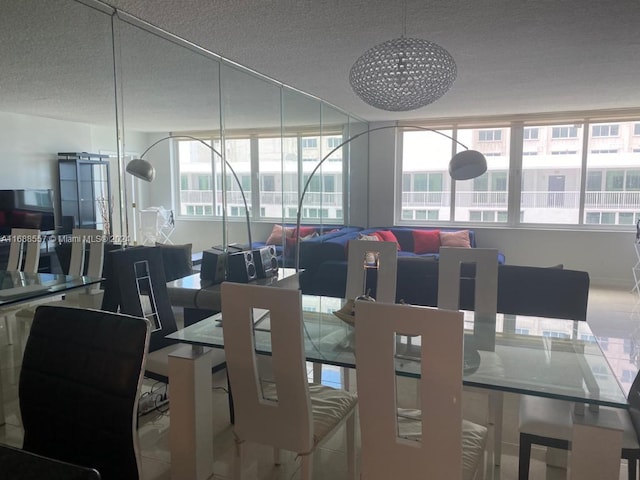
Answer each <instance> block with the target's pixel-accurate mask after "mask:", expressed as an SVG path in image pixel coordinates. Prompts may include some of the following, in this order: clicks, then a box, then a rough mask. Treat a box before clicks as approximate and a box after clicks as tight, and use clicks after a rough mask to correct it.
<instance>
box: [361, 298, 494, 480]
mask: <svg viewBox="0 0 640 480" xmlns="http://www.w3.org/2000/svg"><path fill="white" fill-rule="evenodd" d="M355 329H356V341H355V354H356V359H357V360H356V375H357V381H358V392H359V393H358V404H359V407H358V409H359V416H360V417H359V419H360V432H361V450H362V452H361V462H362V467H361V479H362V480H388V479H390V478H401V479H403V480H418V479H420V480H422V479H425V478H433V479H464V480H471V479H479V478H483V476H484V470H485V469H484V458H485V446H486V441H487V428H486V427H484V426H482V425H477V424H475V423H472V422H469V421H467V420H463V419H462V369H463V346H462V345H463V335H464V329H463V314H462V313H461V312H457V311H446V310H440V309H435V308H429V307H419V306H410V305H399V304H395V305H393V304H385V303H380V302H363V301H358V302H356V321H355ZM400 333H401V334H402V335H405V334H410V335H412V336H414V345H412V348H419V351H420V353H419V356H418V357H417V360H419V361H420V381H419V382H420V390H421V396H420V398H421V403H420V409H419V410H415V409H411V410H407V409H400V408H398V398H397V391H396V380H397V379H396V368H395V367H396V363H395V361H394V359H395V358H394V357H395V354H396V349H397V335H399V334H400ZM418 338H419V341H418Z"/></svg>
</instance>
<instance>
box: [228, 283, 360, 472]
mask: <svg viewBox="0 0 640 480" xmlns="http://www.w3.org/2000/svg"><path fill="white" fill-rule="evenodd" d="M254 309H261V312H262V314H264V310H268V311H269V314H270V321H269V325H270V341H271V351H272V368H273V372H274V380H273V383H271V382H269V383H267V382H264V381H263V380H262V379H261V378H260V375H259V369H258V366H257V363H258V360H257V358H256V357H257V354H256V346H257V345H256V343H257V342H258V340H257V339H256V336H254ZM222 318H223V322H222V328H223V332H224V351H225V356H226V359H227V371H228V373H229V381H230V388H231V390H232V392H233V402H234V408H235V424H234V434H235V436H236V444H237V445H236V446H237V448H236V463H235V465H236V468H235V476H236V478H239V477H240V476H241V471H244V470H247V469H249V468H250V467H249V465H251V464H252V462H251V461H250V459H248V458H246V457H247V455H246V452H245V448H244V447H245V444H246V443H247V442H253V443H258V444H263V445H270V446H272V447H273V448H274V459H275V461H276V463H279V450H280V449H284V450H289V451H292V452H295V453H296V454H297V455H298V456H299V457H300V458H301V460H302V470H301V478H302V479H303V480H308V479H310V478H311V477H312V467H313V454H314V452H315V450H316V448H317V447H318V445H320V444H321V443H322V442H323V441H324V440H325V438H327V437H328V435H329V434H330V433H331V432H334V431H335V430H336V429H337V427H339V426H340V425H341V424H342V423H343V422H346V434H347V460H348V462H347V463H348V478H351V479H353V478H355V448H354V442H355V440H354V436H355V435H354V434H355V420H354V412H355V409H356V404H357V400H356V396H355V395H352V394H350V393H349V392H346V391H344V390H338V389H334V388H331V387H327V386H323V385H318V384H311V385H309V384H308V381H307V371H306V367H305V352H304V339H303V320H302V297H301V293H300V291H299V290H293V289H284V288H277V287H265V286H258V285H249V284H240V283H230V282H225V283H223V284H222Z"/></svg>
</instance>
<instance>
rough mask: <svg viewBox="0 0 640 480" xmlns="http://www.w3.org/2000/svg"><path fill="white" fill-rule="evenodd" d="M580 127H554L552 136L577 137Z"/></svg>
mask: <svg viewBox="0 0 640 480" xmlns="http://www.w3.org/2000/svg"><path fill="white" fill-rule="evenodd" d="M577 137H578V127H575V126H573V127H569V126H564V127H553V128H552V129H551V138H577Z"/></svg>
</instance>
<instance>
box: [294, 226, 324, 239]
mask: <svg viewBox="0 0 640 480" xmlns="http://www.w3.org/2000/svg"><path fill="white" fill-rule="evenodd" d="M313 234H315V235H318V230H317V229H316V227H305V226H300V229H299V230H298V231H295V230H294V231H293V233H292V234H291V236H292V237H294V238H295V237H297V236H300V238H302V239H304V238H307V237H308V236H309V235H313Z"/></svg>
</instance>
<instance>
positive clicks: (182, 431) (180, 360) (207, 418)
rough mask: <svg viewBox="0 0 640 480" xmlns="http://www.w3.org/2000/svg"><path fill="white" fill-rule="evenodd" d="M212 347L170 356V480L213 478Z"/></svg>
mask: <svg viewBox="0 0 640 480" xmlns="http://www.w3.org/2000/svg"><path fill="white" fill-rule="evenodd" d="M211 356H212V351H211V349H210V348H203V347H192V346H190V345H184V348H180V349H178V350H176V351H175V352H174V353H172V354H170V355H169V389H170V390H169V398H170V402H171V410H170V414H169V421H170V426H169V438H170V446H171V478H172V479H174V480H204V479H207V478H209V477H211V476H212V475H213V403H212V402H213V398H212V395H211V388H212V382H211V362H212V360H211Z"/></svg>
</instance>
